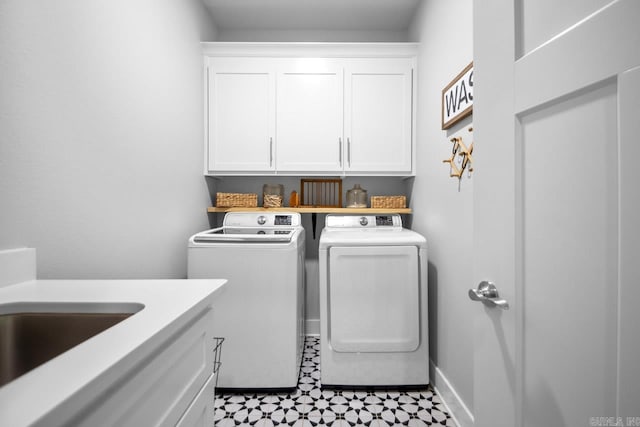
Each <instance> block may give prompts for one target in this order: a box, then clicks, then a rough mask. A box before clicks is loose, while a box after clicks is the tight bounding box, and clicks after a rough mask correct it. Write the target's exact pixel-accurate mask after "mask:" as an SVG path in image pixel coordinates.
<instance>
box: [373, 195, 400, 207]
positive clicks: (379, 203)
mask: <svg viewBox="0 0 640 427" xmlns="http://www.w3.org/2000/svg"><path fill="white" fill-rule="evenodd" d="M371 207H372V208H379V209H399V208H406V207H407V198H406V197H405V196H371Z"/></svg>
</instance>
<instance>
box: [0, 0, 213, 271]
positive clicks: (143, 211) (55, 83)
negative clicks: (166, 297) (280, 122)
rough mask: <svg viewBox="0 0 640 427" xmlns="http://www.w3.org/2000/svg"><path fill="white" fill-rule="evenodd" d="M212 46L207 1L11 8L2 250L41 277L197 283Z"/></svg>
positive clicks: (1, 160)
mask: <svg viewBox="0 0 640 427" xmlns="http://www.w3.org/2000/svg"><path fill="white" fill-rule="evenodd" d="M212 39H215V28H214V27H213V26H212V24H211V23H210V19H209V15H208V12H207V11H206V9H205V8H204V7H203V5H202V2H201V0H185V1H172V0H162V1H158V0H134V1H130V0H116V1H113V0H111V1H104V0H99V1H90V2H79V1H74V0H59V1H55V2H47V1H22V0H3V1H2V2H1V3H0V76H1V78H0V94H1V95H0V249H5V248H12V247H24V246H28V247H33V248H36V249H37V251H38V275H39V277H40V278H59V277H65V278H85V277H90V278H179V277H186V249H187V239H188V237H189V235H190V234H192V233H194V232H196V231H198V230H201V229H203V228H205V227H206V226H207V216H206V213H205V209H206V206H207V205H208V204H209V196H208V191H207V187H206V183H205V180H204V178H203V176H202V140H203V126H202V117H203V103H202V65H201V64H202V59H201V51H200V41H201V40H212Z"/></svg>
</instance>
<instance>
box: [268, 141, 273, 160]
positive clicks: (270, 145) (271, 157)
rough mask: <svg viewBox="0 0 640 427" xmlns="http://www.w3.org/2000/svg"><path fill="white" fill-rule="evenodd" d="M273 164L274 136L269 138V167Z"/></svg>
mask: <svg viewBox="0 0 640 427" xmlns="http://www.w3.org/2000/svg"><path fill="white" fill-rule="evenodd" d="M271 166H273V137H270V138H269V167H271Z"/></svg>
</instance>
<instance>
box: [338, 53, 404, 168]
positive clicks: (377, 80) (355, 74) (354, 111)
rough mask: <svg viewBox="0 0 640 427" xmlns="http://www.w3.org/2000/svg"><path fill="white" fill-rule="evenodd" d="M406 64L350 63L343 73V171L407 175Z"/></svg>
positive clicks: (389, 61)
mask: <svg viewBox="0 0 640 427" xmlns="http://www.w3.org/2000/svg"><path fill="white" fill-rule="evenodd" d="M412 90H413V67H412V61H411V60H410V59H403V58H393V59H361V60H350V61H349V62H348V63H347V64H346V68H345V115H344V129H345V138H346V145H345V150H346V152H345V154H346V156H345V157H346V163H345V171H347V172H367V173H369V174H376V173H381V172H405V173H407V174H410V173H411V171H412V158H411V154H412V131H411V129H412V128H411V123H412V113H413V108H412Z"/></svg>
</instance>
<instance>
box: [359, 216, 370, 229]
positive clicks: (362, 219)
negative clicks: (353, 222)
mask: <svg viewBox="0 0 640 427" xmlns="http://www.w3.org/2000/svg"><path fill="white" fill-rule="evenodd" d="M367 224H369V220H368V219H367V217H366V216H361V217H360V225H361V226H363V227H364V226H365V225H367Z"/></svg>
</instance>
